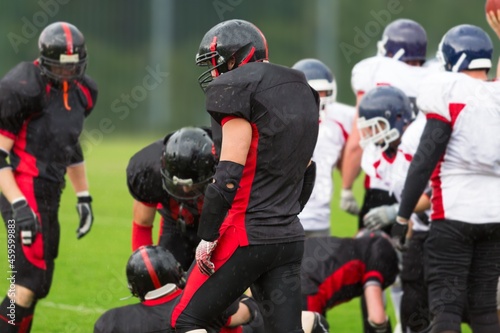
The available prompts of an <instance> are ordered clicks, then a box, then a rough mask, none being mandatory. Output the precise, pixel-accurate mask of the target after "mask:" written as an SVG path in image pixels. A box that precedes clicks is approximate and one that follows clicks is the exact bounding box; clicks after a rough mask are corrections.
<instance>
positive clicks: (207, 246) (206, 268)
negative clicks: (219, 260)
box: [195, 239, 217, 276]
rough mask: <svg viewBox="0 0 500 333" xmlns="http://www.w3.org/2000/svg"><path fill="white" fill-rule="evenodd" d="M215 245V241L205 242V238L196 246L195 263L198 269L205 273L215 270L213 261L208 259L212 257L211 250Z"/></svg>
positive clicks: (211, 272) (210, 273) (208, 273)
mask: <svg viewBox="0 0 500 333" xmlns="http://www.w3.org/2000/svg"><path fill="white" fill-rule="evenodd" d="M216 246H217V241H216V240H215V241H213V242H207V241H206V240H203V239H202V240H201V242H200V244H198V247H197V248H196V255H195V256H196V264H197V265H198V268H199V269H200V271H201V272H202V273H203V274H205V275H208V276H210V275H212V274H213V273H214V271H215V266H214V263H213V262H211V261H210V258H211V257H212V252H214V250H215V247H216Z"/></svg>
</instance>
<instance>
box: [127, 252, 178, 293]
mask: <svg viewBox="0 0 500 333" xmlns="http://www.w3.org/2000/svg"><path fill="white" fill-rule="evenodd" d="M126 271H127V280H128V288H129V289H130V292H131V293H132V295H134V296H135V297H139V298H140V299H141V300H144V298H145V296H146V294H147V293H148V292H150V291H153V290H155V289H158V288H160V287H163V286H164V285H166V284H167V283H172V284H175V285H176V286H177V287H179V288H181V289H182V288H184V285H185V284H186V276H185V275H186V274H185V272H184V270H183V269H182V267H181V264H180V263H179V262H178V261H177V260H175V258H174V256H173V255H172V253H170V252H169V251H168V250H166V249H165V248H163V247H161V246H156V245H147V246H141V247H139V248H138V249H137V250H135V251H134V253H132V255H131V256H130V258H129V260H128V262H127V269H126Z"/></svg>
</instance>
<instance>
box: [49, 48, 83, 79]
mask: <svg viewBox="0 0 500 333" xmlns="http://www.w3.org/2000/svg"><path fill="white" fill-rule="evenodd" d="M86 67H87V59H86V58H84V59H79V56H78V54H72V55H66V54H61V55H60V60H54V59H50V58H47V57H44V56H40V69H41V71H42V74H43V75H45V76H46V77H48V78H49V79H51V80H53V81H56V82H61V81H71V80H78V79H81V78H82V77H83V75H84V74H85V69H86Z"/></svg>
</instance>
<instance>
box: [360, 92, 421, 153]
mask: <svg viewBox="0 0 500 333" xmlns="http://www.w3.org/2000/svg"><path fill="white" fill-rule="evenodd" d="M358 110H359V118H358V122H357V125H358V130H359V133H360V136H361V139H360V142H359V144H360V145H361V146H362V147H363V148H365V147H366V146H368V145H369V144H371V143H374V144H376V145H378V146H381V147H382V150H385V149H387V148H388V147H389V144H390V143H391V142H393V141H395V140H397V139H398V138H399V137H400V136H401V135H402V134H403V131H404V129H405V128H404V127H405V126H406V125H408V124H410V123H411V121H412V120H413V112H412V107H411V103H410V100H409V98H408V97H407V96H406V94H405V93H404V92H403V91H401V90H400V89H398V88H396V87H392V86H380V87H376V88H373V89H371V90H370V91H368V92H367V93H366V94H365V95H364V96H363V97H362V98H361V101H360V102H359V109H358Z"/></svg>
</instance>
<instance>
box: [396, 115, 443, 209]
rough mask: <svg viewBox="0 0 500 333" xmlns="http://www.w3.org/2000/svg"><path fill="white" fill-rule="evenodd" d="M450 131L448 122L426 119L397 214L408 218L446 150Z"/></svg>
mask: <svg viewBox="0 0 500 333" xmlns="http://www.w3.org/2000/svg"><path fill="white" fill-rule="evenodd" d="M451 131H452V127H451V124H450V123H447V122H444V121H442V120H438V119H432V118H431V119H427V124H426V125H425V128H424V132H423V133H422V136H421V138H420V143H419V145H418V148H417V152H416V153H415V155H414V156H413V159H412V161H411V163H410V168H409V169H408V174H407V176H406V181H405V184H404V188H403V193H402V195H401V203H400V206H399V212H398V216H401V217H403V218H405V219H409V218H410V215H411V213H412V212H413V210H414V208H415V206H416V204H417V202H418V199H419V198H420V196H421V195H422V193H424V191H425V187H426V185H427V183H428V181H429V179H430V177H431V174H432V172H433V171H434V169H435V168H436V165H437V164H438V162H439V160H440V159H441V158H442V156H443V154H444V152H445V150H446V147H447V145H448V141H449V140H450V136H451Z"/></svg>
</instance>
